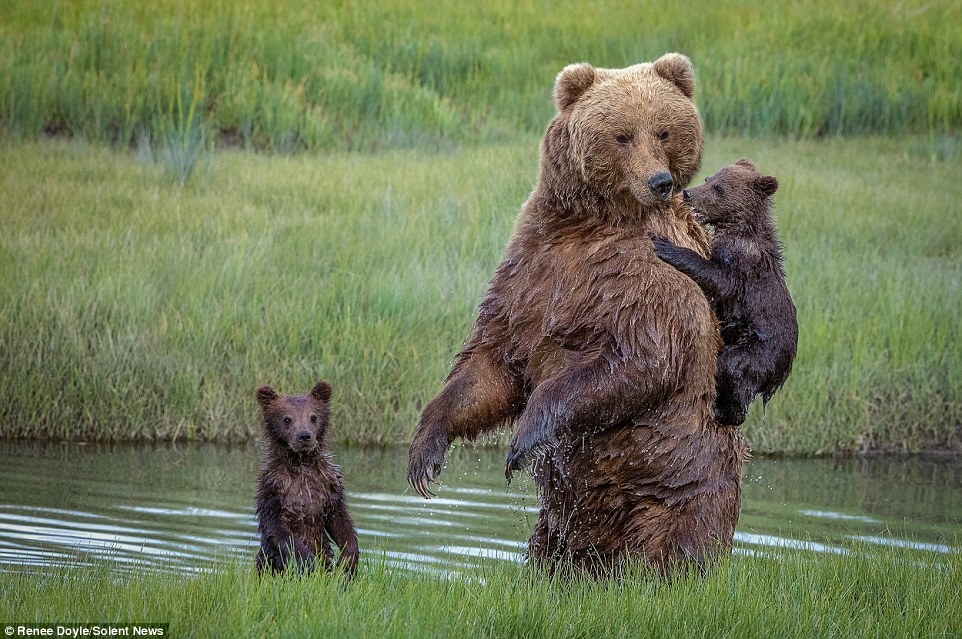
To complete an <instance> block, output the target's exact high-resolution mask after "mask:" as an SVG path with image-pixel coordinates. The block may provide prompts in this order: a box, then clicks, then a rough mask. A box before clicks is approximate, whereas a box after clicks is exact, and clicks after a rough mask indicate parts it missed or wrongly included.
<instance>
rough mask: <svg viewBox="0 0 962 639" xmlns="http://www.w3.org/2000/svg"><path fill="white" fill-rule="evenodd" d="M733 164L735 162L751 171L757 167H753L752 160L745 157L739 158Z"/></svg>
mask: <svg viewBox="0 0 962 639" xmlns="http://www.w3.org/2000/svg"><path fill="white" fill-rule="evenodd" d="M735 164H737V165H738V166H743V167H745V168H746V169H749V170H751V171H757V169H756V168H755V165H754V164H752V161H751V160H749V159H746V158H742V159H740V160H739V161H738V162H735Z"/></svg>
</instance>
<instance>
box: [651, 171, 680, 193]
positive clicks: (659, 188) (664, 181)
mask: <svg viewBox="0 0 962 639" xmlns="http://www.w3.org/2000/svg"><path fill="white" fill-rule="evenodd" d="M674 187H675V180H674V179H672V177H671V173H669V172H668V171H661V172H660V173H655V174H654V175H652V176H651V177H650V178H648V188H649V189H650V190H651V192H652V194H654V195H655V197H658V198H661V199H662V200H665V199H668V196H669V195H671V190H672V189H673V188H674Z"/></svg>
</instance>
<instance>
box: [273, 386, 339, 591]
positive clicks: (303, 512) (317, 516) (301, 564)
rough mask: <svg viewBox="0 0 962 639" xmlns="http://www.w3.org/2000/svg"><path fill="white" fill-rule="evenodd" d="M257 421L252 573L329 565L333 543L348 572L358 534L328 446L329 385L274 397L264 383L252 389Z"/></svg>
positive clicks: (325, 566)
mask: <svg viewBox="0 0 962 639" xmlns="http://www.w3.org/2000/svg"><path fill="white" fill-rule="evenodd" d="M256 397H257V403H258V404H260V407H261V414H262V418H263V419H262V422H263V455H262V458H261V467H260V473H259V474H258V478H257V520H258V530H259V531H260V535H261V548H260V551H259V552H258V553H257V570H258V572H261V571H263V570H270V571H271V572H280V571H282V570H284V569H285V568H288V567H289V566H292V565H293V566H294V567H295V568H296V569H298V570H305V569H306V570H310V569H312V568H313V567H314V565H315V564H319V565H322V566H323V567H324V568H326V569H331V568H332V565H333V560H334V549H333V547H332V543H333V544H334V545H336V546H337V547H338V548H339V549H340V557H339V559H338V565H339V566H341V567H343V569H344V570H345V571H346V572H347V573H348V574H349V575H351V574H353V573H354V571H355V569H356V567H357V561H358V545H357V532H356V530H355V528H354V522H353V521H352V520H351V514H350V512H349V511H348V508H347V500H346V498H345V495H344V483H343V481H342V478H341V469H340V468H338V467H337V466H335V465H334V464H333V463H332V462H331V459H330V455H329V453H328V448H327V435H328V430H329V410H328V404H329V402H330V399H331V386H330V384H328V383H327V382H326V381H324V380H321V381H319V382H318V383H317V385H315V386H314V388H313V390H311V392H310V394H309V395H297V396H289V395H278V394H277V393H276V392H275V391H274V389H273V388H271V387H270V386H261V387H260V388H258V389H257V393H256Z"/></svg>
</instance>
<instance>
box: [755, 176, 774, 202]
mask: <svg viewBox="0 0 962 639" xmlns="http://www.w3.org/2000/svg"><path fill="white" fill-rule="evenodd" d="M755 189H756V190H757V191H758V192H759V193H761V194H762V197H768V196H770V195H775V191H777V190H778V180H777V179H776V178H773V177H772V176H771V175H760V176H758V177H757V178H755Z"/></svg>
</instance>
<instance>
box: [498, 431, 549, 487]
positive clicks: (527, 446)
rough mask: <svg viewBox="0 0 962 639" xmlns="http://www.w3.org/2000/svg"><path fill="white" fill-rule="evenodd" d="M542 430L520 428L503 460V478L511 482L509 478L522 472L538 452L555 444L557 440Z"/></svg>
mask: <svg viewBox="0 0 962 639" xmlns="http://www.w3.org/2000/svg"><path fill="white" fill-rule="evenodd" d="M545 430H546V429H543V428H525V427H520V428H519V429H518V432H517V434H516V435H515V436H514V439H513V440H512V441H511V448H510V449H509V450H508V456H507V457H506V458H505V460H504V477H505V479H507V480H508V481H511V476H512V474H513V473H514V472H515V471H518V470H522V469H523V468H524V467H525V466H527V465H528V462H529V461H531V460H532V459H533V458H534V457H535V456H536V455H537V454H538V452H539V451H544V450H547V449H548V448H551V447H552V446H553V445H554V444H555V443H557V438H556V437H555V436H554V435H553V434H551V433H550V432H545Z"/></svg>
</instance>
